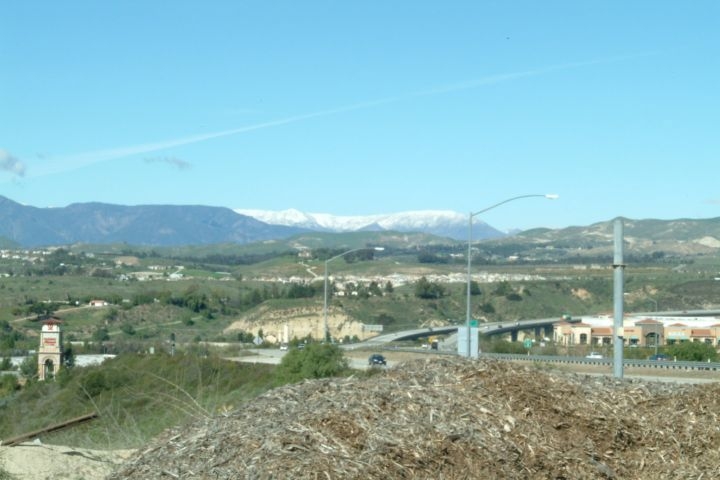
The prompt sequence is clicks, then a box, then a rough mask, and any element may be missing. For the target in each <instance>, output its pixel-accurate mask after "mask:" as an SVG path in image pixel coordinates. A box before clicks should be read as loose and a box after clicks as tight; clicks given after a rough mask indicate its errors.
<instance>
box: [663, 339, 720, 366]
mask: <svg viewBox="0 0 720 480" xmlns="http://www.w3.org/2000/svg"><path fill="white" fill-rule="evenodd" d="M666 351H667V353H669V354H670V355H672V356H673V357H675V358H677V359H678V360H682V361H687V362H706V361H708V360H709V361H711V362H715V361H717V359H718V353H717V351H715V348H714V347H713V346H712V345H710V344H708V343H700V342H681V343H676V344H674V345H671V346H669V347H668V348H667V349H666Z"/></svg>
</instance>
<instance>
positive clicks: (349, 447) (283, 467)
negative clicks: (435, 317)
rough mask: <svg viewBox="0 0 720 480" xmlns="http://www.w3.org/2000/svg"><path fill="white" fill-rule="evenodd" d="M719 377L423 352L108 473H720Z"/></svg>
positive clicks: (208, 428) (237, 416)
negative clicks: (651, 377) (650, 376)
mask: <svg viewBox="0 0 720 480" xmlns="http://www.w3.org/2000/svg"><path fill="white" fill-rule="evenodd" d="M719 398H720V384H718V383H712V384H704V385H679V384H669V383H647V382H645V383H640V382H638V381H633V380H623V381H616V380H614V379H612V378H609V377H595V376H593V377H590V376H583V375H573V374H564V373H558V372H548V371H543V370H539V369H537V368H535V367H532V366H523V365H518V364H512V363H506V362H505V363H503V362H495V361H487V360H482V361H464V360H462V359H442V360H432V361H430V360H416V361H411V362H407V363H403V364H401V365H398V366H396V367H394V368H391V369H387V370H382V371H380V372H378V374H377V375H373V376H370V377H362V378H360V377H358V378H348V379H326V380H316V381H307V382H304V383H301V384H297V385H290V386H285V387H282V388H279V389H276V390H273V391H271V392H268V393H266V394H265V395H263V396H262V397H260V398H258V399H256V400H255V401H253V402H252V403H249V404H247V405H246V406H244V407H243V408H241V409H239V410H237V411H235V412H233V413H230V414H228V415H226V416H218V417H215V418H212V419H210V420H207V421H202V422H198V423H196V424H194V425H191V426H189V427H183V428H177V429H174V430H170V431H167V432H166V433H165V434H163V435H162V436H161V437H160V438H158V439H157V440H156V441H155V442H153V443H152V444H151V445H148V446H147V448H145V449H141V451H140V452H139V453H138V454H137V455H136V456H134V457H133V458H131V459H130V460H128V462H126V463H125V464H124V465H123V466H122V467H121V468H119V469H118V470H117V471H116V472H115V473H114V474H112V475H111V476H110V477H109V478H110V479H111V480H120V479H136V478H143V479H168V478H183V479H210V478H212V479H238V478H247V479H271V478H272V479H334V478H338V479H339V478H342V479H394V478H420V479H446V480H453V479H468V478H477V479H495V478H498V479H499V478H503V479H528V478H532V479H644V478H649V479H653V480H656V479H671V478H672V479H687V478H720V451H719V450H718V445H720V423H719V422H718V420H720V419H719V418H718V417H719V416H720V403H719V402H720V400H718V399H719Z"/></svg>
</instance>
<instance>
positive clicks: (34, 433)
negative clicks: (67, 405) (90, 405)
mask: <svg viewBox="0 0 720 480" xmlns="http://www.w3.org/2000/svg"><path fill="white" fill-rule="evenodd" d="M97 417H98V414H97V413H96V412H92V413H87V414H85V415H81V416H79V417H75V418H72V419H70V420H66V421H64V422H60V423H56V424H54V425H50V426H49V427H45V428H41V429H39V430H35V431H32V432H28V433H23V434H22V435H18V436H17V437H13V438H8V439H7V440H3V441H2V442H0V445H2V446H4V447H11V446H13V445H17V444H18V443H22V442H24V441H25V440H29V439H31V438H33V437H37V436H38V435H40V434H42V433H48V432H54V431H56V430H62V429H63V428H68V427H74V426H75V425H78V424H80V423H84V422H87V421H89V420H92V419H94V418H97Z"/></svg>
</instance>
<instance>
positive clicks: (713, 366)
mask: <svg viewBox="0 0 720 480" xmlns="http://www.w3.org/2000/svg"><path fill="white" fill-rule="evenodd" d="M480 357H485V358H497V359H500V360H517V361H526V362H528V361H529V362H546V363H561V364H562V363H565V364H585V365H607V366H612V365H613V362H614V361H613V359H612V358H585V357H568V356H558V355H521V354H513V353H481V354H480ZM623 366H624V367H638V368H658V369H669V370H705V371H715V372H717V371H720V363H718V362H687V361H679V362H677V361H672V360H636V359H624V360H623Z"/></svg>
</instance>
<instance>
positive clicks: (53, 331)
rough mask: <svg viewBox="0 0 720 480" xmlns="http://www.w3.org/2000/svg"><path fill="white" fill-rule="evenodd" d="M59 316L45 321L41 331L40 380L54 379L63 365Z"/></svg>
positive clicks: (39, 352) (39, 353)
mask: <svg viewBox="0 0 720 480" xmlns="http://www.w3.org/2000/svg"><path fill="white" fill-rule="evenodd" d="M61 323H62V322H61V321H60V319H58V318H50V319H48V320H45V321H44V322H43V326H42V330H41V331H40V350H38V377H39V379H40V380H52V379H54V378H55V375H57V373H58V371H60V366H61V365H62V331H61V328H60V324H61Z"/></svg>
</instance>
